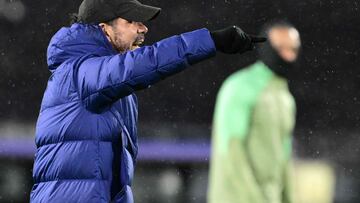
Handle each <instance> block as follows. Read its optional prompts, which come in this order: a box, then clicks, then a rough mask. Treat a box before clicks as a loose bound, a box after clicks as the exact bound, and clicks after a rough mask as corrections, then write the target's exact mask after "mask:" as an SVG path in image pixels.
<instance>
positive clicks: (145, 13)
mask: <svg viewBox="0 0 360 203" xmlns="http://www.w3.org/2000/svg"><path fill="white" fill-rule="evenodd" d="M160 12H161V8H158V7H154V6H148V5H144V4H136V6H135V7H134V8H133V9H132V10H131V11H130V12H128V13H127V15H126V16H124V17H123V18H124V19H127V20H131V21H136V22H147V21H151V20H154V19H155V18H156V17H157V16H158V15H159V14H160Z"/></svg>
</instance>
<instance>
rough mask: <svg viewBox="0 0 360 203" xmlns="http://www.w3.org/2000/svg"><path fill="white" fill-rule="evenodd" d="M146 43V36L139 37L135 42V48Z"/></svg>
mask: <svg viewBox="0 0 360 203" xmlns="http://www.w3.org/2000/svg"><path fill="white" fill-rule="evenodd" d="M144 41H145V36H144V35H139V36H138V37H137V38H136V39H135V42H134V43H133V46H140V45H142V44H143V43H144Z"/></svg>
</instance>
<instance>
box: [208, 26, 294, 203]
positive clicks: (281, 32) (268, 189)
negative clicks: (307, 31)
mask: <svg viewBox="0 0 360 203" xmlns="http://www.w3.org/2000/svg"><path fill="white" fill-rule="evenodd" d="M263 33H264V34H265V35H266V36H267V37H268V39H269V40H268V42H266V43H265V44H264V46H263V47H260V48H259V50H260V54H259V56H260V60H259V61H257V62H256V63H255V64H253V65H251V66H250V67H247V68H245V69H243V70H240V71H238V72H236V73H234V74H232V75H231V76H230V77H229V78H228V79H226V81H225V82H224V84H223V85H222V87H221V89H220V91H219V94H218V97H217V101H216V107H215V113H214V121H213V122H214V126H213V133H212V134H213V135H212V158H211V164H210V177H209V188H208V202H209V203H219V202H221V203H237V202H239V203H244V202H246V203H281V202H283V203H292V202H293V195H292V189H291V187H292V186H291V178H290V174H289V172H290V171H289V170H290V159H291V149H292V146H291V134H292V131H293V128H294V123H295V108H296V107H295V102H294V99H293V96H292V95H291V93H290V92H289V90H288V84H287V79H288V77H289V73H290V72H291V71H293V68H294V63H295V61H296V59H297V57H298V53H299V50H300V35H299V32H298V31H297V30H296V28H295V27H294V26H292V25H290V24H289V23H286V22H280V21H277V22H273V23H269V25H267V26H265V27H264V29H263Z"/></svg>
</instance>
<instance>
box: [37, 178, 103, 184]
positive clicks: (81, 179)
mask: <svg viewBox="0 0 360 203" xmlns="http://www.w3.org/2000/svg"><path fill="white" fill-rule="evenodd" d="M55 181H65V182H76V181H78V182H79V181H103V182H109V180H107V179H95V178H78V179H57V180H47V181H39V182H36V183H35V184H41V183H49V182H55Z"/></svg>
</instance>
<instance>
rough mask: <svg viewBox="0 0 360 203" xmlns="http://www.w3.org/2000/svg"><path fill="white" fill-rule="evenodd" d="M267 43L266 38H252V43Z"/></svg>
mask: <svg viewBox="0 0 360 203" xmlns="http://www.w3.org/2000/svg"><path fill="white" fill-rule="evenodd" d="M266 41H267V38H266V37H257V36H251V42H252V43H262V42H266Z"/></svg>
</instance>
